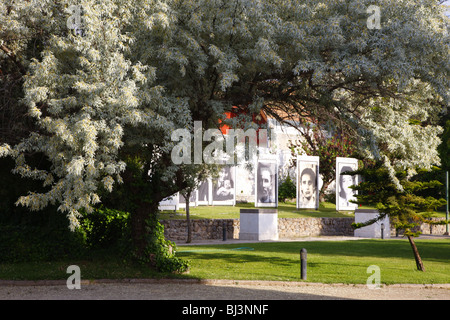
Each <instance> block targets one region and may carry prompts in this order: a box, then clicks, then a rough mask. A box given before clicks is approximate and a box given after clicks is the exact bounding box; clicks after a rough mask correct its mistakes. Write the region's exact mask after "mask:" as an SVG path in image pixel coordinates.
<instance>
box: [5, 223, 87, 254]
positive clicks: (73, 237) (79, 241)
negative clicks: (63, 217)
mask: <svg viewBox="0 0 450 320" xmlns="http://www.w3.org/2000/svg"><path fill="white" fill-rule="evenodd" d="M83 243H84V239H83V234H82V233H81V232H71V231H70V230H69V229H68V228H66V229H63V228H47V227H41V226H29V225H16V226H13V225H9V226H0V262H13V263H15V262H30V261H52V260H58V259H64V258H67V257H80V256H81V255H83V254H84V252H85V250H84V249H85V247H84V244H83Z"/></svg>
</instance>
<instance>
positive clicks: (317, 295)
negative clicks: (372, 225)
mask: <svg viewBox="0 0 450 320" xmlns="http://www.w3.org/2000/svg"><path fill="white" fill-rule="evenodd" d="M30 299H31V300H55V299H58V300H104V299H108V300H336V299H362V300H450V285H448V284H443V285H390V286H382V287H381V288H379V289H369V288H367V286H365V285H344V284H317V283H291V282H278V281H258V282H256V281H238V282H236V281H232V280H203V281H201V282H199V281H189V280H188V281H183V280H151V279H149V280H126V281H122V282H111V281H107V280H104V281H102V280H99V281H96V282H82V283H81V289H72V290H69V289H68V288H67V287H66V285H65V283H63V282H55V281H53V282H37V283H30V282H14V283H13V282H6V281H3V282H0V300H30Z"/></svg>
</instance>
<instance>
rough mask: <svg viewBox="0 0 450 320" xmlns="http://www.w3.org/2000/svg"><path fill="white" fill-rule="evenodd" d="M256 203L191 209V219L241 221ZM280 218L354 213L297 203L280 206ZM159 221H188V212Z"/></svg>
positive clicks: (328, 205) (169, 213)
mask: <svg viewBox="0 0 450 320" xmlns="http://www.w3.org/2000/svg"><path fill="white" fill-rule="evenodd" d="M254 207H255V206H254V203H237V204H236V205H235V206H198V207H190V210H189V212H190V217H191V219H239V210H240V209H246V208H254ZM277 209H278V217H279V218H311V217H316V218H317V217H354V213H353V212H345V211H340V212H338V211H336V205H335V204H333V203H329V202H323V203H321V205H320V208H319V209H318V210H310V209H297V208H296V204H295V202H286V203H279V204H278V208H277ZM159 219H186V211H185V210H184V209H180V210H178V211H176V212H173V211H163V212H161V213H160V215H159Z"/></svg>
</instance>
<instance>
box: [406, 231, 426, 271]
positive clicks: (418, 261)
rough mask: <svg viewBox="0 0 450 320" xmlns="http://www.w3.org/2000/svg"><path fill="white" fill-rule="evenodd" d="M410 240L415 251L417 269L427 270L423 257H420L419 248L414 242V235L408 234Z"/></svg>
mask: <svg viewBox="0 0 450 320" xmlns="http://www.w3.org/2000/svg"><path fill="white" fill-rule="evenodd" d="M408 240H409V243H410V244H411V248H412V249H413V252H414V258H415V259H416V266H417V270H419V271H425V268H424V266H423V262H422V259H421V258H420V254H419V250H417V246H416V243H415V242H414V239H413V237H412V236H410V235H408Z"/></svg>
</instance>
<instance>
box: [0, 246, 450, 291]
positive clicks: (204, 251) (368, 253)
mask: <svg viewBox="0 0 450 320" xmlns="http://www.w3.org/2000/svg"><path fill="white" fill-rule="evenodd" d="M416 242H417V246H418V249H419V251H420V254H421V256H422V258H423V260H424V265H425V268H426V272H420V271H416V266H415V262H414V257H413V254H412V250H411V247H410V245H409V243H408V241H407V240H392V239H391V240H350V241H315V242H263V243H261V242H260V243H248V244H233V245H208V246H179V247H178V255H179V256H180V257H182V258H184V259H187V260H189V261H190V263H191V268H190V273H189V274H183V275H174V274H160V273H156V272H155V271H153V270H151V269H149V268H147V267H145V266H142V265H140V264H134V263H131V262H129V261H122V260H121V258H120V257H118V256H117V255H115V254H114V252H106V253H100V254H95V255H93V256H92V257H91V258H89V259H83V260H70V261H69V260H65V261H53V262H39V263H15V264H9V263H3V264H0V279H8V280H39V279H48V280H53V279H61V280H65V279H67V278H68V276H69V274H67V273H66V270H67V267H68V266H69V265H72V264H74V265H78V266H79V267H80V269H81V277H82V279H85V280H86V279H123V278H158V277H159V278H160V277H177V278H200V279H234V280H282V281H299V277H300V275H299V273H300V271H299V270H300V266H299V252H300V249H301V248H306V249H307V251H308V280H307V281H310V282H323V283H362V284H365V283H366V281H367V278H368V277H369V276H370V274H368V273H367V268H368V267H369V266H370V265H377V266H379V267H380V269H381V282H382V283H385V284H392V283H418V284H425V283H426V284H429V283H450V241H449V240H420V239H417V240H416Z"/></svg>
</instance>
